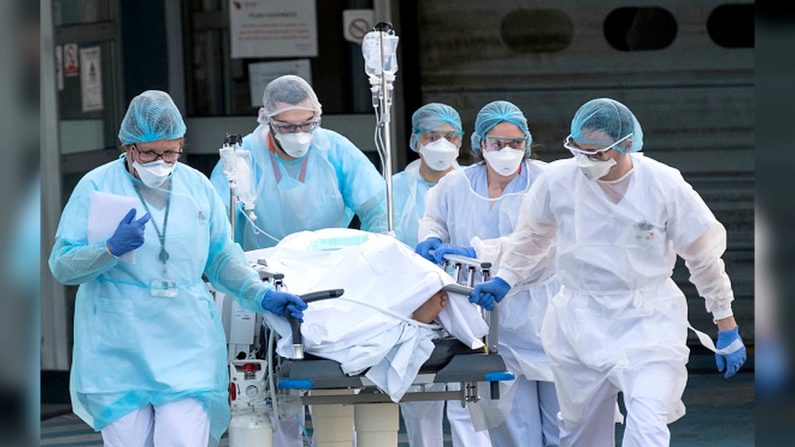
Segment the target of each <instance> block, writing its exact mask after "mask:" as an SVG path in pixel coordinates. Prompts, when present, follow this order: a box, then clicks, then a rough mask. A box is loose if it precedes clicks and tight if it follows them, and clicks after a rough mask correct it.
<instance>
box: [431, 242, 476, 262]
mask: <svg viewBox="0 0 795 447" xmlns="http://www.w3.org/2000/svg"><path fill="white" fill-rule="evenodd" d="M444 255H460V256H469V257H470V258H474V257H475V255H476V253H475V249H474V248H472V247H457V246H455V245H449V244H442V245H440V246H438V247H436V249H435V250H434V251H433V260H434V262H436V263H437V264H442V263H444Z"/></svg>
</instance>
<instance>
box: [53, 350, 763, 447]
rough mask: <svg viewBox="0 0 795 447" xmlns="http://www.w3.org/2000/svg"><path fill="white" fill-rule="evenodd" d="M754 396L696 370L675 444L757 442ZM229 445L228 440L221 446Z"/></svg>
mask: <svg viewBox="0 0 795 447" xmlns="http://www.w3.org/2000/svg"><path fill="white" fill-rule="evenodd" d="M691 364H692V362H691ZM753 400H754V387H753V375H752V374H750V373H745V374H740V375H738V376H737V377H735V378H733V379H731V380H728V381H726V380H724V379H723V377H722V376H720V375H718V374H712V373H706V372H704V373H699V374H694V373H691V375H690V380H689V381H688V385H687V390H686V391H685V396H684V402H685V405H687V415H686V416H685V417H684V418H682V419H681V420H679V421H677V422H675V423H673V424H671V426H670V427H671V434H672V441H671V446H674V447H707V446H709V447H735V446H737V447H741V446H742V447H745V446H753V445H754V415H753ZM56 410H57V409H56ZM56 412H57V411H56ZM41 434H42V439H41V445H42V446H53V447H54V446H61V447H67V446H74V447H78V446H79V447H82V446H101V445H102V440H101V438H100V436H99V434H98V433H94V432H93V431H92V430H91V429H90V428H89V427H88V426H87V425H85V424H84V423H83V422H82V421H81V420H80V419H78V418H77V417H76V416H75V415H74V414H72V413H66V414H63V415H61V416H57V417H53V418H50V419H47V420H45V421H42V425H41ZM620 436H621V426H618V428H617V437H618V439H619V442H617V445H620ZM399 441H400V446H399V447H408V444H407V443H406V436H405V429H404V428H403V426H402V424H401V433H400V438H399ZM226 445H227V443H226V440H225V439H224V440H222V441H221V446H226ZM448 446H452V444H451V443H450V430H449V427H447V426H445V447H448ZM473 447H474V446H473Z"/></svg>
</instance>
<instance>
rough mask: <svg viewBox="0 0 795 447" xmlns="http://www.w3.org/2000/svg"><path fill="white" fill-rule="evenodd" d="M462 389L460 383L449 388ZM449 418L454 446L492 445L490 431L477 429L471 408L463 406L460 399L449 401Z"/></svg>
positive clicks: (484, 446)
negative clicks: (470, 412) (470, 413)
mask: <svg viewBox="0 0 795 447" xmlns="http://www.w3.org/2000/svg"><path fill="white" fill-rule="evenodd" d="M454 388H458V389H460V385H459V384H454V385H449V384H448V386H447V389H448V390H449V389H454ZM447 420H448V421H449V422H450V434H451V435H452V437H453V447H471V446H477V447H491V440H490V439H489V432H488V431H486V430H483V431H475V426H474V424H472V417H471V416H470V415H469V409H468V408H465V407H462V406H461V401H460V400H448V401H447Z"/></svg>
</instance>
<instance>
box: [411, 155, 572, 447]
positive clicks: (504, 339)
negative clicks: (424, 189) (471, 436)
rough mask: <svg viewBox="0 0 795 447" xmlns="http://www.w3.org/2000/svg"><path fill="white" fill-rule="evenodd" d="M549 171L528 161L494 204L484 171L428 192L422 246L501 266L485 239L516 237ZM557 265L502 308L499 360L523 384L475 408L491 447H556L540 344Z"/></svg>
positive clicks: (506, 387)
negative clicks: (457, 249)
mask: <svg viewBox="0 0 795 447" xmlns="http://www.w3.org/2000/svg"><path fill="white" fill-rule="evenodd" d="M545 169H546V163H544V162H541V161H537V160H526V161H525V162H523V164H522V166H521V171H520V173H519V175H517V176H516V177H515V178H514V179H513V180H512V181H511V182H510V183H509V184H508V185H507V186H506V188H505V190H504V191H503V194H502V195H501V196H500V197H498V198H494V199H491V198H489V197H488V182H487V176H486V165H485V164H484V163H478V164H476V165H472V166H469V167H468V168H465V169H463V170H461V171H457V172H453V173H450V174H448V175H446V176H445V177H444V178H442V180H441V181H439V184H437V185H436V186H435V187H434V188H432V189H431V190H430V191H429V192H428V196H427V199H426V205H425V215H424V216H423V218H422V220H421V222H420V235H419V236H420V237H419V240H421V241H422V240H425V239H426V238H429V237H438V238H439V239H441V240H442V242H444V243H448V244H452V245H458V246H469V245H473V246H474V248H475V251H476V253H477V256H478V258H479V259H484V260H490V261H498V256H497V255H498V252H497V251H495V250H494V249H490V248H489V247H488V246H487V244H481V243H480V241H481V239H489V238H497V237H500V236H506V235H509V234H510V233H512V232H513V231H514V229H515V228H516V225H517V223H518V220H519V209H520V207H521V204H522V201H523V199H524V197H525V194H526V193H527V191H528V190H529V189H530V187H531V185H532V184H533V183H534V182H535V180H536V179H537V178H538V177H539V175H541V173H542V172H543V171H544V170H545ZM550 261H551V254H547V261H544V262H542V264H540V266H539V267H538V268H536V269H535V270H534V272H533V273H532V274H531V275H529V276H527V277H526V279H525V280H524V281H522V284H521V285H520V286H519V287H515V288H514V289H513V290H512V291H511V293H509V295H508V298H506V299H505V300H504V301H503V302H502V303H500V305H499V317H500V318H499V320H500V332H499V341H500V342H499V352H500V354H501V355H502V357H503V358H504V359H505V362H506V364H507V366H508V369H509V370H510V371H512V372H514V373H515V374H516V376H517V379H516V380H515V381H512V382H509V383H506V382H503V383H501V384H500V386H501V396H502V398H501V399H500V400H498V401H490V400H487V399H484V400H481V401H480V402H478V403H477V404H475V405H472V406H471V410H472V418H473V422H474V423H475V428H476V429H477V430H483V429H485V428H489V429H490V430H489V431H490V437H491V439H492V441H494V443H495V444H498V445H500V446H511V445H515V446H532V445H539V446H540V445H555V444H556V443H557V439H558V429H557V420H556V418H555V414H556V413H557V412H558V404H557V399H556V398H555V392H554V385H553V384H552V383H551V382H552V372H551V370H550V368H549V363H548V360H547V358H546V355H545V354H544V350H543V348H542V346H541V341H540V331H541V323H542V321H543V318H544V314H545V312H546V307H547V302H548V300H549V298H551V297H552V296H554V295H555V294H556V293H557V291H558V287H559V286H558V283H557V281H556V280H555V276H554V269H553V268H552V264H551V262H550ZM525 382H529V383H525ZM528 402H537V404H536V405H534V406H533V405H528V404H527V403H528ZM459 408H460V406H459ZM450 409H451V406H448V412H449V411H450ZM456 410H458V409H456ZM465 445H475V444H474V443H471V442H470V443H466V444H465Z"/></svg>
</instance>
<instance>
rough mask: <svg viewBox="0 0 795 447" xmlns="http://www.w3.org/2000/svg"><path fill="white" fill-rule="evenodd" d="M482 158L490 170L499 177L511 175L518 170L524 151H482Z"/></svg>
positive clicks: (505, 149)
mask: <svg viewBox="0 0 795 447" xmlns="http://www.w3.org/2000/svg"><path fill="white" fill-rule="evenodd" d="M482 153H483V158H484V159H485V160H486V163H488V164H489V166H491V169H494V170H495V171H497V174H500V175H511V174H513V173H514V172H516V171H517V170H518V169H519V165H520V164H522V160H524V150H517V149H513V148H510V147H504V148H502V149H500V150H498V151H483V152H482Z"/></svg>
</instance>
